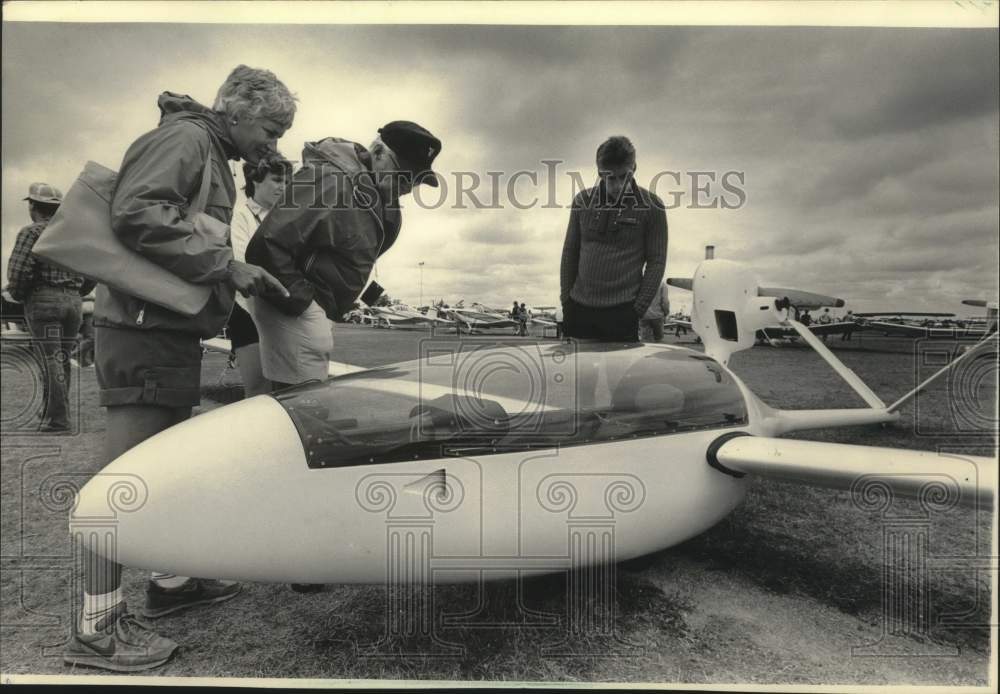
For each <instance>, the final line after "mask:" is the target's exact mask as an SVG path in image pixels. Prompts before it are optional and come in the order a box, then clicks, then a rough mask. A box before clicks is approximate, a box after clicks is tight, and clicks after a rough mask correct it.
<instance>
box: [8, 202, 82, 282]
mask: <svg viewBox="0 0 1000 694" xmlns="http://www.w3.org/2000/svg"><path fill="white" fill-rule="evenodd" d="M47 225H48V222H47V221H44V222H35V223H34V224H29V225H28V226H26V227H24V228H23V229H21V231H20V232H19V233H18V235H17V241H15V242H14V250H13V251H11V254H10V262H9V263H8V264H7V280H8V282H9V284H8V285H7V289H8V290H9V291H10V295H11V296H12V297H13V298H15V299H16V300H18V301H24V300H26V299H27V298H28V297H29V296H31V293H32V292H33V291H35V289H37V288H39V287H58V288H65V289H76V290H77V291H79V292H80V294H81V295H84V294H89V293H90V292H91V291H92V290H93V289H94V286H95V285H96V283H95V282H92V281H91V280H86V279H84V278H83V277H81V276H80V275H74V274H73V273H71V272H67V271H66V270H63V269H62V268H60V267H58V266H56V265H50V264H49V263H46V262H45V261H44V260H41V259H39V258H36V257H35V256H34V255H32V253H31V249H32V248H34V247H35V242H36V241H38V237H39V236H40V235H41V233H42V230H44V229H45V227H46V226H47Z"/></svg>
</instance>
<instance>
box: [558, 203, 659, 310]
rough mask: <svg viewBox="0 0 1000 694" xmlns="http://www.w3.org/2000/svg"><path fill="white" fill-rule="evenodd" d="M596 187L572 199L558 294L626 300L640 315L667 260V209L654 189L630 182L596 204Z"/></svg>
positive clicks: (604, 301)
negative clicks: (629, 188)
mask: <svg viewBox="0 0 1000 694" xmlns="http://www.w3.org/2000/svg"><path fill="white" fill-rule="evenodd" d="M599 192H600V191H599V189H598V188H591V189H589V190H585V191H583V192H582V193H580V194H579V195H577V196H576V198H575V199H574V200H573V208H572V210H571V211H570V215H569V226H568V228H567V229H566V239H565V241H564V243H563V252H562V262H561V265H560V272H559V280H560V281H559V284H560V291H559V298H560V301H561V302H562V303H564V304H565V303H566V301H567V300H568V299H572V300H573V301H575V302H576V303H578V304H580V305H582V306H589V307H592V308H603V307H608V306H617V305H620V304H625V303H629V302H631V303H632V309H633V311H634V312H635V314H636V316H642V315H643V314H644V313H645V312H646V309H647V308H648V307H649V305H650V303H652V301H653V297H655V296H656V292H657V290H658V289H659V287H660V282H661V281H662V280H663V271H664V269H665V268H666V264H667V213H666V211H665V208H664V205H663V202H662V201H661V200H660V199H659V198H658V197H657V196H656V195H654V194H652V193H650V192H649V191H647V190H645V189H644V188H640V187H639V186H637V185H636V186H633V192H630V193H626V194H624V195H623V196H622V199H621V200H620V201H619V204H599V201H598V198H599V197H600V195H599Z"/></svg>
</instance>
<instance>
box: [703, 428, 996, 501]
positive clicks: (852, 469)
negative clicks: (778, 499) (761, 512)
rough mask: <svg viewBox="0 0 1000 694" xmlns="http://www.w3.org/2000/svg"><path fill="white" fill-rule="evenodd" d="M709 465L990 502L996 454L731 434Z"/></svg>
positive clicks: (865, 494)
mask: <svg viewBox="0 0 1000 694" xmlns="http://www.w3.org/2000/svg"><path fill="white" fill-rule="evenodd" d="M706 457H707V459H708V464H709V465H711V466H712V467H714V468H716V469H717V470H719V471H720V472H723V473H726V474H729V475H734V476H737V477H742V476H743V475H745V474H753V475H759V476H761V477H767V478H772V479H778V480H783V481H787V482H798V483H802V484H807V485H811V486H817V487H830V488H834V489H846V490H850V491H851V493H852V495H854V496H855V498H857V499H859V500H865V499H869V498H870V497H871V495H872V494H882V495H885V494H889V495H898V496H903V497H910V498H917V499H921V500H923V501H930V502H932V503H935V504H943V505H946V506H953V505H957V504H962V505H965V506H975V505H978V504H984V505H986V507H990V506H991V504H992V498H993V496H994V494H995V485H996V479H997V463H996V460H995V459H991V458H985V457H980V456H971V455H958V454H952V453H937V452H933V451H911V450H905V449H897V448H875V447H871V446H854V445H849V444H840V443H823V442H818V441H795V440H792V439H776V438H768V437H763V436H749V435H735V436H734V435H732V434H726V435H723V436H721V437H719V439H716V441H715V442H714V443H713V444H712V445H711V446H710V447H709V449H708V453H707V456H706Z"/></svg>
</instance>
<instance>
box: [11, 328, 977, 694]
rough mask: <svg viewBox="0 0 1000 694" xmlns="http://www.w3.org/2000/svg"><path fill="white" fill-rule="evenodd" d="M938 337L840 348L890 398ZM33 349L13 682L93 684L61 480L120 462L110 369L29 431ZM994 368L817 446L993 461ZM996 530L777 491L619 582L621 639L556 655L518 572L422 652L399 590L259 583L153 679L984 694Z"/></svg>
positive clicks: (21, 480)
mask: <svg viewBox="0 0 1000 694" xmlns="http://www.w3.org/2000/svg"><path fill="white" fill-rule="evenodd" d="M425 335H426V333H422V332H419V331H405V330H394V331H386V330H375V329H371V328H364V327H355V326H338V328H337V331H336V337H335V341H336V347H335V350H336V354H335V358H336V359H338V360H340V361H344V362H348V363H354V364H360V365H364V366H374V365H379V364H384V363H391V362H393V361H400V360H404V359H411V358H415V357H416V356H417V355H418V353H419V352H418V341H419V339H420V338H421V337H422V336H425ZM502 337H503V339H506V340H510V341H512V342H517V339H516V338H510V337H507V336H502ZM952 346H953V345H952ZM924 347H926V349H923V351H920V352H919V353H918V354H913V353H911V354H905V353H895V354H893V353H876V352H865V351H862V350H852V351H845V352H841V353H840V356H841V358H842V359H843V360H844V362H845V363H846V364H847V365H848V366H849V367H851V368H852V369H853V370H855V371H856V372H857V373H858V374H859V375H860V376H861V377H862V378H863V379H864V380H865V381H866V382H867V383H868V384H869V385H870V386H871V387H872V388H873V389H874V390H875V391H876V392H877V393H878V394H879V395H880V396H881V397H882V398H883V399H884V400H886V401H887V402H888V401H890V400H891V399H893V398H895V397H898V396H899V395H902V394H903V393H905V392H907V391H908V390H909V389H910V388H912V387H913V386H914V385H915V383H916V382H917V380H918V379H919V378H921V377H922V376H926V375H929V374H930V373H931V372H933V370H936V368H938V365H939V364H940V363H941V360H942V359H946V358H947V355H945V354H943V350H945V349H946V348H947V347H948V345H946V344H944V343H942V344H929V345H924ZM18 349H19V348H17V347H16V346H11V345H7V344H5V345H4V347H3V350H4V353H3V356H4V360H3V388H2V419H3V426H4V431H3V440H2V445H3V463H2V464H3V475H2V480H3V481H2V522H3V525H2V537H0V554H2V558H3V572H2V579H0V588H2V603H0V609H2V613H0V627H2V631H0V646H2V648H0V653H2V655H0V670H2V672H3V673H4V674H25V673H43V674H91V673H94V672H96V671H88V670H83V669H78V670H70V669H68V668H65V667H63V665H62V663H61V661H60V659H59V657H58V656H59V649H60V645H61V644H62V643H64V642H65V639H66V638H67V637H68V634H69V621H70V619H71V618H72V615H73V607H72V604H71V602H72V600H73V599H74V596H75V588H74V585H73V580H74V576H75V572H74V568H73V567H74V562H73V559H72V553H71V548H70V545H69V542H68V538H67V532H66V515H67V509H68V506H67V500H66V498H64V497H60V496H59V494H58V493H57V490H54V489H53V484H52V481H51V477H50V476H51V475H53V474H61V475H63V476H66V475H70V476H73V475H76V476H77V478H78V479H79V480H85V479H86V478H87V476H89V475H91V474H93V473H94V472H96V471H98V470H99V469H100V468H101V466H102V460H101V446H102V443H103V429H104V412H103V410H102V409H100V408H99V407H97V404H96V403H97V388H96V382H95V377H94V372H93V370H92V369H91V370H83V371H82V372H81V371H79V370H77V371H74V378H75V379H76V381H75V385H74V398H75V399H77V400H78V405H77V412H79V413H80V417H79V420H78V422H77V424H78V430H77V431H76V432H75V433H73V434H72V435H65V436H41V435H38V434H35V433H33V432H31V431H29V429H30V420H29V418H30V415H31V414H32V412H31V410H32V408H33V406H34V405H33V403H37V400H38V394H37V392H36V390H37V386H36V379H35V378H34V377H33V376H32V375H31V372H30V370H29V367H28V366H27V365H28V362H27V361H26V360H25V358H24V356H23V355H19V354H18V352H17V351H18ZM732 366H733V370H734V371H735V372H736V373H737V374H738V375H739V376H740V377H741V378H743V379H744V381H745V382H746V383H747V384H748V385H749V386H750V387H751V388H752V389H754V390H755V392H757V393H758V394H759V395H760V396H761V397H762V398H763V399H764V400H765V401H766V402H767V403H768V404H771V405H774V406H780V407H786V408H816V407H852V406H860V405H861V404H862V403H861V401H860V400H859V399H858V398H857V396H855V395H854V394H853V392H852V391H850V389H849V388H848V387H847V386H846V385H845V384H843V383H842V382H841V381H839V379H838V378H837V377H836V376H835V375H834V374H833V373H832V371H830V370H829V368H828V367H827V366H826V365H825V364H824V363H823V362H822V361H821V360H820V359H819V357H818V356H817V355H815V354H814V353H812V352H811V351H809V350H804V349H773V348H757V349H754V350H751V351H749V352H745V353H741V354H738V355H736V356H735V357H734V362H733V364H732ZM996 374H997V370H996V364H995V363H994V362H989V361H988V360H979V361H978V362H977V363H975V364H972V365H970V366H969V367H968V368H966V369H964V370H963V371H962V372H961V373H957V374H955V375H954V376H953V377H950V378H948V379H945V380H944V381H943V382H941V383H938V384H936V385H935V386H933V387H932V388H931V389H930V391H929V392H928V393H927V394H925V395H924V396H921V397H920V398H919V399H918V401H917V403H916V405H915V406H913V405H912V404H911V405H910V406H908V407H907V408H905V410H904V417H903V419H902V421H901V422H900V423H898V424H894V425H891V426H885V427H883V426H877V427H863V428H855V429H851V430H846V429H842V430H829V431H827V430H820V431H813V432H808V433H806V434H801V435H797V436H798V437H800V438H809V439H812V440H819V441H835V442H842V443H860V444H866V445H877V446H889V447H907V448H920V449H926V450H937V449H944V450H952V451H958V452H966V453H970V454H978V455H992V454H993V450H994V447H995V445H996V390H995V379H996ZM238 378H239V377H238V372H237V371H236V370H232V369H226V359H225V357H224V356H223V355H218V354H209V355H207V356H206V358H205V360H204V366H203V374H202V379H203V394H204V397H203V401H202V406H201V408H199V409H200V410H202V411H204V410H207V409H211V408H213V407H217V406H220V404H222V403H225V402H228V401H232V400H234V399H236V398H238V397H239V396H240V393H241V389H240V387H239V383H238ZM906 517H911V518H915V519H917V520H918V521H919V522H920V523H923V526H922V527H924V528H925V530H926V532H927V534H928V537H929V549H928V558H927V567H928V573H927V574H926V581H925V583H924V584H922V585H924V587H923V589H922V593H921V596H922V599H923V603H922V604H924V605H925V606H926V610H927V613H926V615H925V616H926V620H925V621H921V622H914V623H912V624H911V623H910V622H906V623H896V622H893V621H892V620H890V619H888V618H887V617H886V615H885V610H884V605H883V602H884V590H883V588H884V586H885V580H884V578H883V571H884V566H885V565H886V561H887V560H886V558H885V557H884V552H883V536H884V533H885V532H886V531H887V528H888V529H891V528H892V527H896V526H898V524H899V522H900V520H901V519H904V518H906ZM993 521H994V518H993V515H992V513H991V512H990V511H989V510H988V509H986V510H979V511H975V510H970V509H964V508H961V509H959V508H955V509H951V510H948V511H944V512H936V513H932V514H930V515H929V516H928V515H927V514H926V513H924V512H923V511H922V509H921V507H920V506H919V505H918V504H917V503H915V502H913V503H904V502H900V501H897V502H894V505H893V507H891V509H890V510H889V511H888V512H885V513H879V512H877V511H873V510H870V509H864V508H860V507H858V506H857V505H855V504H854V503H853V502H852V500H851V497H850V495H849V494H847V493H845V492H835V491H830V490H823V489H812V488H806V487H802V486H797V485H788V484H781V483H774V482H765V481H762V480H757V481H755V482H754V483H753V484H752V487H751V489H750V492H749V494H748V496H747V499H746V501H745V502H744V503H743V504H742V505H741V506H740V507H739V508H738V509H737V510H736V511H735V512H734V513H732V514H731V515H730V516H728V517H727V518H726V519H725V520H723V521H722V522H721V523H719V524H718V525H716V526H715V527H714V528H712V529H711V530H709V531H708V532H706V533H704V534H702V535H700V536H699V537H696V538H694V539H692V540H690V541H688V542H686V543H684V544H683V545H680V546H677V547H673V548H671V549H669V550H666V551H663V552H660V553H658V554H656V555H652V556H650V557H647V558H644V560H643V561H640V562H634V563H633V564H632V565H630V566H627V567H621V568H620V569H619V570H618V571H617V572H616V578H615V591H614V600H613V602H612V604H611V605H610V607H609V609H610V615H609V616H610V618H611V623H613V625H614V629H613V634H612V636H611V637H610V638H609V637H608V635H607V634H606V633H600V634H594V633H583V634H578V635H570V637H569V641H568V642H567V644H566V646H565V648H564V649H563V651H561V652H560V653H559V654H547V651H546V647H548V646H552V645H553V644H554V643H556V642H559V641H560V639H561V638H563V637H564V636H565V617H566V609H567V608H566V593H567V588H566V584H567V577H566V576H565V575H554V576H549V577H543V578H538V579H532V580H529V581H526V582H525V584H524V586H523V600H521V601H520V602H519V600H518V595H517V586H516V585H515V583H514V582H500V583H495V584H487V586H486V588H485V590H483V591H482V592H480V591H479V589H478V588H477V587H475V586H444V587H439V588H437V589H435V590H434V592H433V601H434V603H433V604H434V606H435V616H436V617H439V618H442V617H443V616H444V615H445V614H446V613H447V614H455V613H459V612H470V613H475V614H476V617H475V619H472V620H469V623H466V624H461V623H457V624H456V623H451V622H449V621H444V620H443V619H442V622H441V623H440V624H439V626H440V629H439V630H438V632H437V633H438V635H439V636H440V637H441V638H442V639H443V640H444V641H447V642H449V643H451V644H456V645H459V646H460V647H461V648H460V650H459V651H458V652H456V653H432V654H431V655H407V653H410V652H414V651H421V650H425V651H426V650H427V644H426V643H424V642H419V641H416V642H407V641H398V640H394V641H390V642H388V643H383V644H381V645H377V646H376V644H378V642H379V639H380V637H381V636H382V634H383V633H384V630H385V624H386V619H387V615H386V605H387V601H386V589H385V588H384V587H382V586H326V587H325V589H324V591H323V592H320V593H314V594H308V595H302V594H298V593H294V592H292V591H291V590H290V589H289V588H288V587H287V586H285V585H267V584H247V585H246V586H245V590H244V593H243V594H242V595H240V596H239V597H238V598H236V599H235V600H234V601H232V602H230V603H227V604H225V605H220V606H216V607H213V608H208V609H203V610H196V611H190V612H188V613H182V614H180V615H178V616H176V617H172V618H168V619H165V620H159V621H158V622H157V629H158V630H160V631H161V632H162V633H163V634H165V635H167V636H170V637H172V638H174V639H175V640H177V641H179V642H180V643H181V644H182V650H181V652H180V653H179V654H178V656H177V657H175V658H174V659H173V660H172V661H171V662H170V663H168V664H167V665H166V666H164V667H162V668H160V669H158V670H155V671H153V673H154V674H156V675H163V676H181V677H188V676H208V677H288V678H351V679H359V678H360V679H379V680H399V679H419V680H453V679H461V680H489V681H551V682H575V681H602V682H604V681H607V682H610V681H620V682H686V683H755V684H765V683H781V684H791V685H794V684H924V685H955V684H963V685H986V684H987V683H988V669H989V668H988V664H989V651H990V630H989V628H988V627H987V624H988V622H989V614H990V612H989V610H990V600H991V595H990V574H989V572H988V571H985V570H981V571H978V572H977V571H976V570H975V566H988V565H989V553H990V539H991V536H992V533H995V532H996V530H995V528H994V527H993ZM894 523H895V524H896V526H894V525H893V524H894ZM889 566H890V567H891V563H890V564H889ZM970 567H971V568H970ZM919 580H920V578H919V577H917V576H915V575H911V576H908V577H906V578H905V583H906V585H907V586H908V587H910V588H914V587H916V585H917V583H916V582H917V581H919ZM144 581H145V576H144V575H142V574H141V572H138V571H126V574H125V592H126V596H127V598H128V599H129V600H130V602H131V604H132V605H133V606H135V607H138V606H139V604H140V601H141V600H142V589H143V584H144ZM519 605H520V606H521V607H523V608H525V609H519ZM539 614H542V615H549V616H550V617H551V619H550V620H549V621H551V622H554V624H550V623H546V622H545V620H544V619H542V618H540V617H538V615H539ZM876 643H878V644H880V645H879V646H878V647H876V648H873V649H872V648H870V649H869V650H868V651H865V650H864V647H865V646H866V645H871V644H876ZM859 649H860V650H859ZM432 650H433V649H432ZM566 653H570V654H576V655H566Z"/></svg>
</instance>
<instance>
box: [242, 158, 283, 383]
mask: <svg viewBox="0 0 1000 694" xmlns="http://www.w3.org/2000/svg"><path fill="white" fill-rule="evenodd" d="M291 175H292V163H291V162H290V161H288V160H287V159H285V158H284V157H282V156H281V155H280V154H277V153H274V154H271V155H269V156H267V157H265V158H264V159H261V160H260V161H258V162H256V163H250V162H247V163H245V164H244V165H243V180H244V188H243V190H244V191H245V192H246V196H247V199H246V202H245V203H244V204H243V205H240V206H239V207H238V208H237V209H236V211H235V212H233V223H232V226H231V227H230V234H231V239H232V243H233V257H234V258H236V260H238V261H240V262H246V253H247V245H248V244H249V243H250V239H251V237H253V234H254V232H255V231H257V227H259V226H260V224H261V222H263V221H264V218H265V217H267V215H268V213H269V212H270V211H271V208H273V207H274V206H275V205H276V204H277V203H278V201H279V200H280V199H281V197H282V193H283V191H284V190H285V180H286V179H287V178H290V177H291ZM253 301H254V298H253V297H245V298H244V297H242V296H240V295H237V296H236V305H235V306H233V312H232V314H230V316H229V324H228V325H227V326H226V333H227V334H228V335H229V339H230V341H231V343H232V349H233V353H234V354H235V355H236V365H237V366H238V367H239V370H240V380H241V381H243V393H244V395H245V397H248V398H250V397H253V396H254V395H263V394H264V393H268V392H270V391H271V384H270V383H269V382H268V380H267V379H266V378H265V377H264V370H263V368H262V367H261V363H260V335H259V334H258V333H257V326H256V325H255V324H254V322H253V318H252V317H251V315H250V313H251V309H250V304H251V303H252V302H253Z"/></svg>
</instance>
